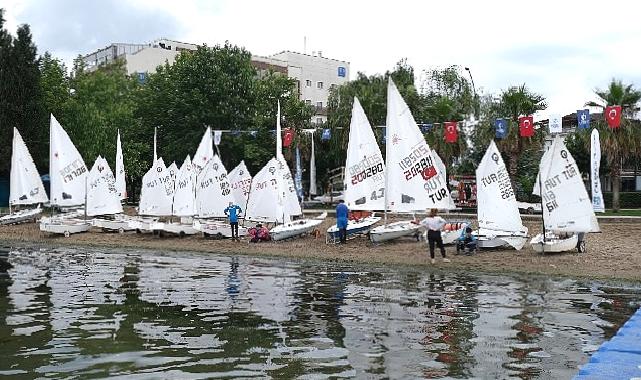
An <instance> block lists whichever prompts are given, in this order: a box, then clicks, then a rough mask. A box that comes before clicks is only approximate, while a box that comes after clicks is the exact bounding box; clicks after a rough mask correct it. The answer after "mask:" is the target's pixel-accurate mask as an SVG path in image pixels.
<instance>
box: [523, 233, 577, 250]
mask: <svg viewBox="0 0 641 380" xmlns="http://www.w3.org/2000/svg"><path fill="white" fill-rule="evenodd" d="M578 244H579V236H578V235H577V234H573V235H572V236H570V237H568V238H565V239H562V238H559V237H558V236H547V237H546V238H545V242H544V241H543V235H542V234H538V235H536V236H535V237H533V238H532V240H531V241H530V245H531V246H532V249H533V250H534V251H535V252H537V253H556V252H569V251H573V250H575V249H577V246H578Z"/></svg>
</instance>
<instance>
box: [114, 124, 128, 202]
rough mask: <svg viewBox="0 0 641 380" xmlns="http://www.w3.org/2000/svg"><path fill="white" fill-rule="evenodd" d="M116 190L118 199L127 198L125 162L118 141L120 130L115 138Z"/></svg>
mask: <svg viewBox="0 0 641 380" xmlns="http://www.w3.org/2000/svg"><path fill="white" fill-rule="evenodd" d="M116 190H118V196H119V197H120V199H127V185H126V184H125V162H124V160H123V158H122V144H121V143H120V130H118V138H117V140H116Z"/></svg>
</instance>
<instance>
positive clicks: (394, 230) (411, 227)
mask: <svg viewBox="0 0 641 380" xmlns="http://www.w3.org/2000/svg"><path fill="white" fill-rule="evenodd" d="M420 227H421V225H420V224H416V223H414V222H412V221H411V220H403V221H400V222H394V223H390V224H388V225H387V226H378V227H375V228H373V229H372V230H371V231H370V232H369V239H370V240H371V241H372V243H382V242H386V241H390V240H394V239H398V238H400V237H403V236H410V235H414V234H416V233H417V231H418V229H419V228H420Z"/></svg>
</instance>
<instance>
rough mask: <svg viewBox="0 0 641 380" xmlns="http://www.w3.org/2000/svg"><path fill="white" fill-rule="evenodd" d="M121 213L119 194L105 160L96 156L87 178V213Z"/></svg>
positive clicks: (91, 214) (114, 179)
mask: <svg viewBox="0 0 641 380" xmlns="http://www.w3.org/2000/svg"><path fill="white" fill-rule="evenodd" d="M120 213H122V204H120V195H119V193H118V189H117V188H116V178H115V177H114V174H113V172H112V171H111V168H110V167H109V164H108V163H107V160H105V159H104V158H103V157H100V156H98V158H97V159H96V162H94V164H93V167H92V168H91V170H90V171H89V176H88V178H87V215H88V216H96V215H113V214H120Z"/></svg>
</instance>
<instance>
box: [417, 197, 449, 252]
mask: <svg viewBox="0 0 641 380" xmlns="http://www.w3.org/2000/svg"><path fill="white" fill-rule="evenodd" d="M445 223H446V222H445V219H443V218H441V217H440V216H438V210H437V209H435V208H433V209H431V210H430V212H429V214H428V216H427V218H425V219H423V220H421V225H422V226H425V228H427V241H428V243H429V246H430V258H431V259H432V264H436V260H435V259H434V245H438V248H439V249H440V250H441V256H443V262H444V263H449V262H450V260H449V259H448V258H447V257H445V247H444V246H443V239H442V238H441V230H442V229H443V227H445Z"/></svg>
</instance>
